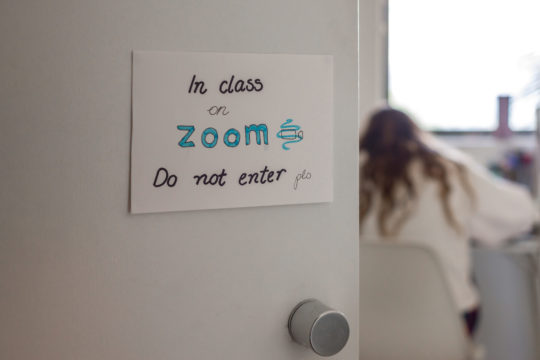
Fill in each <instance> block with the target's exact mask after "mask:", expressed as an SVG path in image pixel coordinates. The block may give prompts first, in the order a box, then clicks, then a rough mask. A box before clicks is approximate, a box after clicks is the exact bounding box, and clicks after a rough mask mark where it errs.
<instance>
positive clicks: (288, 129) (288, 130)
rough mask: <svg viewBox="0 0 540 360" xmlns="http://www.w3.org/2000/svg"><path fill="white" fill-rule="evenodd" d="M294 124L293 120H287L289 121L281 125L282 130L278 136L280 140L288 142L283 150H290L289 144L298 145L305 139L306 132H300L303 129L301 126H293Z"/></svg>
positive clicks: (283, 146)
mask: <svg viewBox="0 0 540 360" xmlns="http://www.w3.org/2000/svg"><path fill="white" fill-rule="evenodd" d="M292 122H293V120H292V119H287V121H285V122H284V123H283V124H281V126H280V128H281V130H280V131H279V132H278V133H277V135H276V136H277V137H278V139H282V140H288V141H285V142H284V143H283V145H282V148H283V150H290V148H289V147H288V146H287V144H292V143H297V142H299V141H302V140H303V139H304V131H303V130H300V129H301V127H300V126H299V125H293V124H291V123H292Z"/></svg>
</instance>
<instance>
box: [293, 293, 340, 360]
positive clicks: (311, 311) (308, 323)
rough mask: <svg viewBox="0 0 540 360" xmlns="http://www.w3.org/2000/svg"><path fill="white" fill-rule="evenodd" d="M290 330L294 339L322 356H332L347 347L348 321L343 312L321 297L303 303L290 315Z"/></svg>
mask: <svg viewBox="0 0 540 360" xmlns="http://www.w3.org/2000/svg"><path fill="white" fill-rule="evenodd" d="M289 333H290V334H291V337H292V338H293V340H294V341H296V342H297V343H299V344H300V345H303V346H305V347H307V348H310V349H312V350H313V351H314V352H315V353H317V354H319V355H321V356H332V355H335V354H337V353H338V352H340V351H341V349H343V348H344V347H345V344H347V340H348V339H349V323H348V322H347V319H346V318H345V315H343V313H341V312H339V311H336V310H333V309H331V308H330V307H328V306H326V305H324V304H323V303H322V302H320V301H319V300H315V299H308V300H304V301H302V302H300V303H299V304H298V305H296V307H295V308H294V309H293V311H292V312H291V315H290V316H289Z"/></svg>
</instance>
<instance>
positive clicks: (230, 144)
mask: <svg viewBox="0 0 540 360" xmlns="http://www.w3.org/2000/svg"><path fill="white" fill-rule="evenodd" d="M231 135H234V136H235V138H234V141H232V142H231V141H230V136H231ZM223 142H225V145H227V146H228V147H236V146H238V143H240V133H239V132H238V130H236V129H234V128H232V129H229V130H227V132H226V133H225V136H224V137H223Z"/></svg>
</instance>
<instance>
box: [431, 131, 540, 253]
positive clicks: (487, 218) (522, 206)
mask: <svg viewBox="0 0 540 360" xmlns="http://www.w3.org/2000/svg"><path fill="white" fill-rule="evenodd" d="M425 140H426V142H427V143H429V145H430V146H432V147H433V148H434V149H435V150H437V151H439V152H440V153H441V154H443V155H445V156H447V157H449V158H450V159H453V160H455V161H457V162H459V163H461V164H463V165H464V166H465V167H466V169H467V173H468V176H467V177H468V180H469V182H470V185H471V187H472V190H473V191H474V197H475V199H474V209H473V211H472V213H471V218H470V219H469V231H470V232H471V236H472V237H473V238H474V239H475V240H477V241H479V242H480V243H482V244H484V245H493V246H496V245H500V244H501V243H502V242H504V241H507V240H510V239H511V238H512V237H515V236H518V235H521V234H523V233H525V232H527V231H528V230H530V229H531V227H532V226H533V225H534V223H535V222H538V221H539V219H540V215H539V212H538V209H537V207H536V205H535V204H534V201H533V199H532V197H531V195H530V194H529V191H528V190H527V189H526V188H525V187H523V186H521V185H518V184H516V183H511V182H510V181H507V180H504V179H502V178H498V177H496V176H495V175H494V174H492V173H490V172H489V171H488V170H487V169H486V168H485V167H484V166H482V165H481V164H479V163H478V162H477V161H475V160H474V159H473V158H472V157H470V156H469V155H467V154H465V153H463V152H461V151H460V150H458V149H455V148H453V147H451V146H449V145H448V144H446V143H444V142H442V141H440V140H439V139H437V138H435V137H433V136H431V135H429V134H428V135H426V137H425Z"/></svg>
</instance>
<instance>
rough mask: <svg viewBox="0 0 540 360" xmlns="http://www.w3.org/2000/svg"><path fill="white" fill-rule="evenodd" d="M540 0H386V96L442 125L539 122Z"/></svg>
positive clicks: (429, 123)
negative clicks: (504, 119) (502, 104)
mask: <svg viewBox="0 0 540 360" xmlns="http://www.w3.org/2000/svg"><path fill="white" fill-rule="evenodd" d="M539 14H540V0H451V1H450V0H446V1H434V0H389V18H388V24H389V29H388V30H389V33H388V42H389V47H388V53H389V60H388V61H389V75H388V76H389V101H390V103H391V104H392V105H393V106H395V107H398V108H400V109H403V110H405V111H408V112H409V113H410V114H411V115H413V116H414V117H415V118H416V119H417V120H418V122H419V123H420V125H421V126H422V127H424V128H426V129H428V130H439V131H492V130H495V129H496V127H497V96H499V95H509V96H511V97H512V102H511V108H510V127H511V128H512V129H513V130H534V129H535V127H536V125H535V122H536V120H535V109H536V107H537V104H540V101H539V100H540V18H539Z"/></svg>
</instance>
